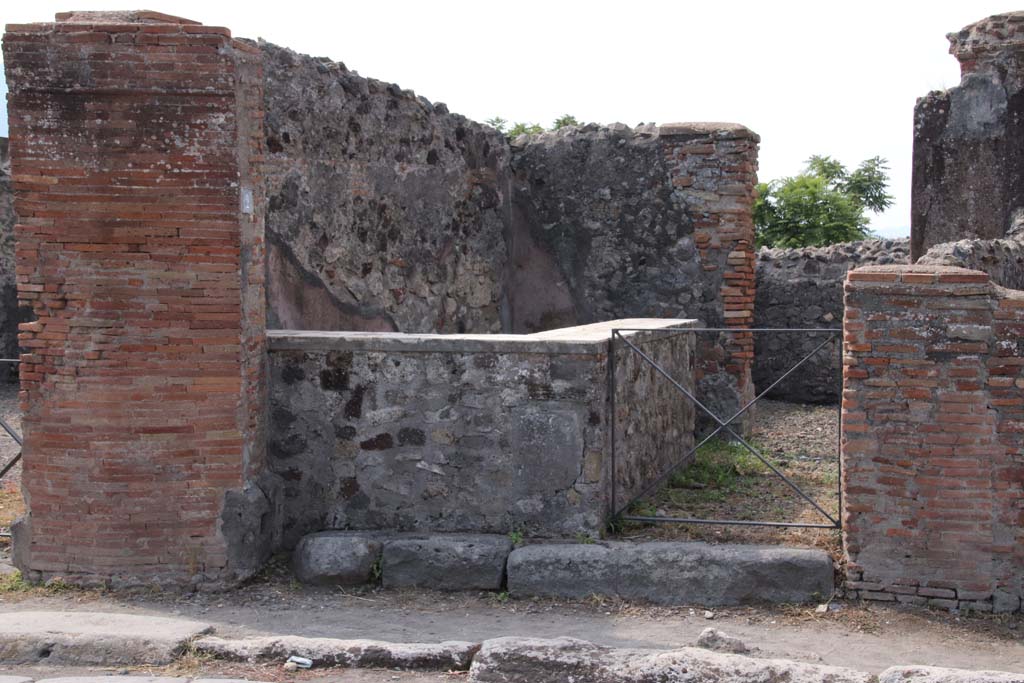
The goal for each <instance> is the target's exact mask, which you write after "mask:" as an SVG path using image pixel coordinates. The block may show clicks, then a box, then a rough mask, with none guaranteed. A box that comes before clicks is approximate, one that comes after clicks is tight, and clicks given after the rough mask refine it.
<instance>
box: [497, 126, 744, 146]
mask: <svg viewBox="0 0 1024 683" xmlns="http://www.w3.org/2000/svg"><path fill="white" fill-rule="evenodd" d="M580 136H584V137H597V138H607V137H633V138H688V137H711V138H714V139H716V140H751V141H753V142H755V143H759V142H761V136H760V135H758V134H757V133H755V132H754V131H752V130H750V129H749V128H747V127H746V126H744V125H743V124H740V123H727V122H705V121H701V122H686V123H663V124H661V125H658V124H655V123H641V124H638V125H636V126H629V125H626V124H625V123H610V124H607V125H602V124H597V123H586V124H582V125H578V126H564V127H562V128H559V129H558V130H553V131H546V132H543V133H534V134H532V135H527V134H523V135H520V136H518V137H516V138H515V139H514V140H512V141H511V144H512V146H513V147H516V148H521V147H525V146H526V145H527V144H531V145H534V144H542V145H545V144H546V145H551V144H558V143H559V142H561V141H563V140H566V139H571V138H576V137H580Z"/></svg>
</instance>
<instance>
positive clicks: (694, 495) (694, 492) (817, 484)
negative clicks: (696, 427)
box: [618, 399, 841, 559]
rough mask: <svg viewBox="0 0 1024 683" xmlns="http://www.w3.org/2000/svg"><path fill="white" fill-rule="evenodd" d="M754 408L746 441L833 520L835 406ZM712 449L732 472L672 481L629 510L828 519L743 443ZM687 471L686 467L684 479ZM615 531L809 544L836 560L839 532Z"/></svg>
mask: <svg viewBox="0 0 1024 683" xmlns="http://www.w3.org/2000/svg"><path fill="white" fill-rule="evenodd" d="M756 409H757V412H756V413H755V421H754V425H753V428H752V430H751V433H750V436H749V441H750V442H751V443H752V444H753V445H754V446H755V447H756V448H757V449H758V450H759V451H760V452H761V453H762V455H764V456H765V457H766V458H767V459H768V461H769V462H771V463H772V464H773V465H774V466H776V467H777V468H778V469H779V470H780V471H782V472H784V473H785V474H786V476H787V477H789V478H790V479H791V480H792V481H793V482H794V483H796V484H797V486H799V487H800V489H801V490H803V491H804V492H805V493H807V494H808V495H809V496H810V497H811V499H813V500H814V501H815V502H816V503H818V504H819V505H820V506H821V507H822V508H823V509H824V510H825V511H826V512H828V513H829V514H830V515H832V516H833V518H838V512H839V493H838V482H839V455H838V448H839V446H838V438H839V415H838V410H837V408H836V407H835V406H816V405H802V404H797V403H785V402H781V401H769V400H767V399H762V400H761V401H758V403H757V405H756ZM711 446H714V447H715V448H717V452H718V455H717V459H718V460H719V461H721V460H723V459H727V458H729V457H735V458H736V466H735V467H736V470H737V471H736V473H732V475H731V476H729V477H726V478H724V479H725V480H724V481H723V480H701V481H697V482H694V481H692V480H687V481H679V480H672V479H670V481H669V483H667V484H666V485H665V486H664V487H663V488H662V489H661V490H660V491H659V492H658V493H656V494H653V495H652V496H650V497H649V498H648V499H646V500H644V501H642V502H641V503H639V504H637V505H635V506H634V507H633V508H632V510H631V512H633V513H639V514H643V515H656V516H659V517H683V518H695V519H725V520H728V519H739V520H756V521H775V522H798V523H804V524H828V520H827V519H826V518H825V517H824V516H822V515H821V513H820V512H818V511H817V510H816V509H815V508H814V507H813V506H812V505H811V504H810V503H808V502H807V501H806V500H804V499H803V498H801V497H800V495H799V494H797V493H796V492H795V491H794V490H793V489H792V488H791V487H790V486H789V485H788V484H786V483H785V482H784V481H783V480H782V479H781V478H779V477H777V476H776V475H774V474H773V473H771V471H770V470H769V469H768V468H767V467H765V466H763V465H761V464H760V463H759V462H758V461H757V460H756V458H755V457H754V456H752V455H750V454H749V453H747V452H746V451H745V450H744V449H743V448H742V447H741V446H737V445H729V446H723V444H722V443H721V442H719V443H718V444H717V445H716V444H711ZM723 448H724V449H725V450H724V452H723ZM698 457H700V456H698ZM686 474H687V473H686V471H685V470H684V471H683V472H682V475H683V477H684V478H685V477H686ZM618 535H619V537H620V538H623V539H627V540H702V541H708V542H721V543H768V544H774V545H793V546H808V547H819V548H824V549H825V550H828V551H829V552H830V553H831V554H832V555H833V556H834V557H835V558H836V559H839V558H840V555H841V552H840V550H841V547H840V546H841V539H840V534H839V531H838V530H834V529H804V528H776V527H755V526H722V525H700V524H676V523H657V524H638V523H632V522H631V523H627V524H626V525H625V526H624V527H623V528H622V529H621V530H620V532H619V534H618Z"/></svg>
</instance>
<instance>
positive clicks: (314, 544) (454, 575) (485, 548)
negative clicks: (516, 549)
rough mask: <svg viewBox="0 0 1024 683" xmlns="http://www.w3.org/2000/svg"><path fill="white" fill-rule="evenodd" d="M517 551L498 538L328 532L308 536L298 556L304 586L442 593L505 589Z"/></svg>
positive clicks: (298, 573)
mask: <svg viewBox="0 0 1024 683" xmlns="http://www.w3.org/2000/svg"><path fill="white" fill-rule="evenodd" d="M511 552H512V541H511V540H510V539H509V538H508V536H499V535H495V534H435V535H420V534H394V535H390V534H385V533H373V532H371V533H363V532H358V531H355V532H350V531H323V532H319V533H315V534H309V535H307V536H305V537H304V538H303V539H302V541H300V542H299V545H298V547H297V548H296V550H295V554H294V555H293V560H292V562H293V568H294V571H295V575H296V577H297V578H298V579H299V580H300V581H302V582H304V583H312V584H321V585H343V586H356V585H362V584H367V583H372V582H375V581H377V580H379V581H381V583H382V584H383V585H384V587H385V588H429V589H432V590H441V591H460V590H466V591H472V590H493V591H496V590H501V588H502V587H503V586H504V584H505V563H506V561H507V560H508V556H509V553H511Z"/></svg>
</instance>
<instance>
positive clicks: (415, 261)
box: [259, 42, 509, 333]
mask: <svg viewBox="0 0 1024 683" xmlns="http://www.w3.org/2000/svg"><path fill="white" fill-rule="evenodd" d="M259 48H260V51H261V52H262V55H263V60H264V72H265V77H266V84H265V92H266V96H265V102H266V144H267V165H266V168H267V173H266V183H267V199H268V202H269V203H268V212H267V241H268V265H269V268H268V305H269V317H270V326H271V327H272V328H279V329H306V330H372V331H401V332H444V333H450V332H473V333H480V332H499V331H501V330H502V329H503V326H502V322H501V321H502V315H501V308H502V292H501V283H502V281H503V278H504V271H505V263H506V252H505V241H504V230H505V224H506V214H507V211H506V207H505V206H504V205H503V202H505V201H506V198H507V195H508V190H507V183H508V179H507V176H508V155H509V150H508V144H507V143H506V142H505V139H504V137H503V136H502V135H501V134H500V133H498V132H497V131H496V130H494V129H492V128H490V127H488V126H484V125H481V124H478V123H475V122H473V121H470V120H468V119H466V118H464V117H462V116H458V115H455V114H450V113H448V110H447V108H446V107H445V105H443V104H432V103H430V102H429V101H427V100H426V99H425V98H423V97H417V96H416V95H415V94H414V93H412V92H410V91H408V90H403V89H401V88H399V87H398V86H397V85H394V84H389V83H384V82H381V81H377V80H374V79H370V78H363V77H361V76H359V75H358V74H357V73H355V72H353V71H349V70H348V69H347V68H346V67H345V65H344V64H341V63H337V62H332V61H330V60H327V59H318V58H313V57H308V56H305V55H300V54H296V53H295V52H292V51H291V50H287V49H285V48H281V47H277V46H275V45H271V44H269V43H262V42H261V43H260V44H259ZM505 328H506V329H507V326H505Z"/></svg>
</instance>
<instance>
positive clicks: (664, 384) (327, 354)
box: [269, 320, 694, 547]
mask: <svg viewBox="0 0 1024 683" xmlns="http://www.w3.org/2000/svg"><path fill="white" fill-rule="evenodd" d="M667 325H674V326H676V327H679V326H685V325H687V323H686V322H685V321H672V320H621V321H615V322H614V323H606V324H601V325H593V326H585V327H577V328H570V329H564V330H555V331H551V332H544V333H539V334H534V335H458V336H442V335H404V334H366V333H363V334H358V333H355V334H353V333H329V332H284V331H282V332H271V333H270V348H271V353H270V359H271V409H270V420H271V437H270V442H269V463H270V467H271V468H272V469H273V470H274V471H275V472H276V473H277V474H278V475H280V477H281V478H282V480H283V481H284V489H283V505H284V536H283V538H284V543H285V545H286V546H289V547H290V546H292V545H294V544H295V543H296V542H297V541H298V540H299V538H301V537H302V536H303V535H305V534H306V533H308V532H310V531H320V530H322V529H325V528H326V529H386V530H399V531H420V532H424V531H432V532H451V531H459V532H487V533H499V534H507V533H509V532H511V531H521V532H523V533H524V534H526V535H528V536H533V537H538V536H539V537H544V536H556V537H558V536H562V537H572V536H574V535H576V534H589V535H592V536H594V537H598V536H600V535H601V534H602V533H603V531H604V525H605V523H606V522H607V519H608V517H609V516H610V514H611V512H612V509H611V495H612V492H611V487H612V480H613V478H614V479H615V485H616V498H617V500H618V506H623V505H624V504H625V503H626V502H628V500H629V498H630V497H631V496H632V495H635V494H637V493H639V491H640V489H641V488H642V487H643V486H645V485H646V484H648V483H650V482H651V481H653V480H654V479H655V478H656V477H658V476H659V475H661V474H662V473H663V472H665V470H666V469H667V468H668V467H669V465H671V464H674V462H675V460H676V459H678V458H679V457H680V456H681V455H682V454H684V453H686V452H687V451H688V450H689V448H690V447H691V446H692V444H693V424H694V407H693V405H692V403H691V402H689V401H686V400H685V399H683V398H682V396H681V395H680V394H679V393H678V390H677V389H676V388H675V387H673V386H672V385H671V384H670V383H669V382H668V381H666V380H665V379H664V378H662V377H660V376H659V375H657V374H656V372H655V371H654V369H653V368H651V366H650V365H647V364H646V363H644V362H643V361H642V360H641V358H640V357H639V356H638V355H637V354H635V353H633V352H632V351H629V350H628V349H626V348H625V347H624V346H623V344H622V343H621V342H618V343H617V344H616V346H617V349H618V350H617V352H616V364H615V365H616V367H615V371H616V375H617V382H616V383H615V385H616V387H617V394H616V396H615V401H614V405H615V409H616V415H617V418H616V420H617V421H616V461H615V465H616V470H614V471H613V466H612V453H611V448H612V446H611V439H612V434H611V426H612V419H611V410H612V402H611V401H610V400H609V398H610V397H609V390H610V389H609V387H610V384H611V383H610V381H609V373H610V372H611V368H610V366H609V348H610V347H609V340H610V330H611V329H612V328H613V327H627V328H629V327H644V328H655V329H656V328H660V327H664V326H667ZM627 338H628V339H630V341H632V342H633V343H634V344H638V345H639V346H640V347H641V348H642V349H644V351H645V353H648V354H650V356H651V357H653V358H654V359H655V360H656V361H657V362H659V363H661V364H663V366H664V367H665V368H666V369H667V370H668V371H669V372H670V373H672V374H673V375H674V376H675V377H676V378H677V379H678V381H679V382H680V383H681V384H682V385H683V386H686V387H687V388H689V389H690V390H692V388H693V347H694V339H693V335H692V334H685V333H683V334H681V333H680V332H678V331H662V332H657V331H652V332H640V333H638V332H632V333H627Z"/></svg>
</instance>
